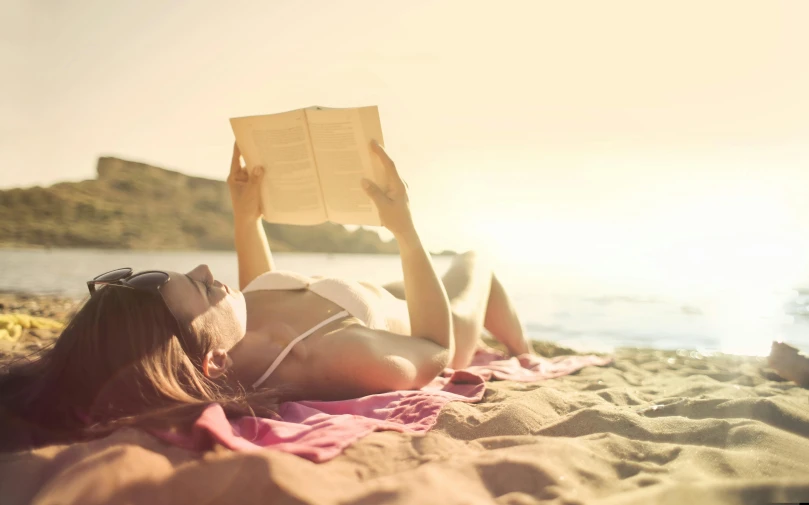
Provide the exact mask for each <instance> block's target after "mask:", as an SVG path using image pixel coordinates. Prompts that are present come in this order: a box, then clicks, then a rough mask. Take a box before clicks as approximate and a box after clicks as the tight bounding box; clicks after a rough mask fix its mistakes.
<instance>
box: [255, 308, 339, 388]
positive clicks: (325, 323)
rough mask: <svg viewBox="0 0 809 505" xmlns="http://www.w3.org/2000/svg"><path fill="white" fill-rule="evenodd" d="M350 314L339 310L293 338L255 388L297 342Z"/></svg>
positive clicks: (257, 385)
mask: <svg viewBox="0 0 809 505" xmlns="http://www.w3.org/2000/svg"><path fill="white" fill-rule="evenodd" d="M349 315H350V314H349V313H348V311H347V310H344V311H342V312H338V313H337V314H335V315H333V316H331V317H330V318H328V319H326V320H325V321H322V322H321V323H320V324H318V325H317V326H315V327H314V328H312V329H310V330H309V331H307V332H306V333H303V334H301V335H299V336H298V337H296V338H295V340H293V341H292V342H290V343H288V344H287V346H286V347H284V350H283V351H281V354H279V355H278V357H277V358H275V361H273V362H272V364H271V365H270V367H269V368H268V369H267V371H266V372H264V373H263V374H262V375H261V377H259V378H258V380H257V381H256V382H254V383H253V389H255V388H257V387H259V386H260V385H261V383H263V382H264V381H265V380H267V377H269V376H270V374H272V373H273V372H274V371H275V369H276V368H278V365H280V364H281V361H282V360H283V359H284V358H286V356H287V354H289V351H291V350H292V347H294V346H295V344H297V343H298V342H300V341H301V340H303V339H305V338H306V337H308V336H309V335H311V334H312V333H314V332H316V331H317V330H319V329H320V328H323V327H324V326H326V325H327V324H329V323H331V322H334V321H337V320H338V319H342V318H344V317H348V316H349Z"/></svg>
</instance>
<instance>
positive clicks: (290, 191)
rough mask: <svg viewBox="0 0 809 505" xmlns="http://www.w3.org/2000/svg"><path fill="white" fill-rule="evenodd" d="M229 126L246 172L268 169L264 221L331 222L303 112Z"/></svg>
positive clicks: (254, 118) (251, 118)
mask: <svg viewBox="0 0 809 505" xmlns="http://www.w3.org/2000/svg"><path fill="white" fill-rule="evenodd" d="M230 124H231V126H232V128H233V133H234V134H235V135H236V143H237V144H238V145H239V150H241V152H242V156H243V157H244V161H245V163H246V164H247V167H249V168H250V169H252V168H253V167H254V166H258V165H260V166H263V167H264V183H263V184H262V186H261V209H262V212H263V213H264V219H265V220H267V221H269V222H271V223H283V224H301V225H303V224H317V223H322V222H324V221H326V208H325V206H324V205H323V195H322V193H321V191H320V182H319V179H318V174H317V170H316V168H315V159H314V154H313V153H312V147H311V142H310V140H309V130H308V128H307V125H306V114H305V113H304V111H303V110H294V111H290V112H282V113H280V114H271V115H267V116H248V117H240V118H233V119H231V120H230Z"/></svg>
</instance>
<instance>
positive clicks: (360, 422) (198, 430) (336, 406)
mask: <svg viewBox="0 0 809 505" xmlns="http://www.w3.org/2000/svg"><path fill="white" fill-rule="evenodd" d="M610 362H612V358H602V357H598V356H561V357H557V358H554V359H546V358H541V357H538V356H531V355H523V356H520V357H518V358H517V357H515V358H510V359H506V358H505V357H504V356H503V355H502V354H499V353H495V352H491V351H488V350H486V351H484V350H478V352H477V353H476V354H475V357H474V359H473V361H472V365H471V366H470V367H469V368H467V369H465V370H452V369H449V368H448V369H446V370H445V371H444V374H443V376H441V377H436V378H435V379H434V380H433V381H432V382H431V383H430V384H429V385H427V386H425V387H424V388H422V389H420V390H417V391H393V392H390V393H381V394H377V395H370V396H365V397H362V398H357V399H353V400H343V401H335V402H318V401H303V402H286V403H282V404H281V406H280V408H279V411H278V419H267V418H259V417H242V418H239V419H230V420H229V419H227V418H226V417H225V413H224V411H223V410H222V407H220V406H219V405H218V404H212V405H210V406H209V407H208V408H207V409H206V410H205V411H204V412H203V413H202V415H201V416H200V417H199V419H197V421H196V422H195V423H194V426H193V428H192V430H191V432H190V433H176V432H175V433H165V432H164V433H161V434H159V436H160V438H162V439H163V440H165V441H167V442H169V443H171V444H174V445H177V446H180V447H184V448H187V449H194V450H205V449H209V448H210V447H211V446H212V444H214V443H217V444H220V445H222V446H224V447H227V448H229V449H233V450H240V451H251V450H259V449H265V448H266V449H274V450H278V451H283V452H288V453H291V454H296V455H298V456H301V457H304V458H306V459H309V460H311V461H314V462H317V463H319V462H323V461H327V460H329V459H331V458H333V457H335V456H337V455H338V454H340V453H341V452H342V451H343V450H344V449H345V448H346V447H348V446H349V445H351V444H352V443H354V442H355V441H356V440H359V439H360V438H362V437H364V436H365V435H367V434H369V433H371V432H374V431H378V430H379V431H381V430H392V431H399V432H406V433H425V432H427V431H428V430H429V429H430V428H432V427H433V425H434V424H435V422H436V420H437V419H438V414H439V413H440V412H441V409H442V408H443V407H444V405H446V404H447V403H448V402H451V401H463V402H469V403H475V402H478V401H480V400H481V399H482V398H483V393H484V391H485V390H486V385H485V381H486V380H489V379H491V378H496V379H501V380H515V381H521V382H528V381H537V380H542V379H550V378H554V377H559V376H561V375H567V374H570V373H573V372H575V371H577V370H579V369H581V368H584V367H586V366H590V365H598V366H600V365H606V364H609V363H610Z"/></svg>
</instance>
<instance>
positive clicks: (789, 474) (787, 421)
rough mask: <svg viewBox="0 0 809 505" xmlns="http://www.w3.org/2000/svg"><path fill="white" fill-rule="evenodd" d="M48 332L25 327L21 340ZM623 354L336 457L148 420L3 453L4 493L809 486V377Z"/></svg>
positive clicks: (388, 495) (681, 492)
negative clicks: (252, 445)
mask: <svg viewBox="0 0 809 505" xmlns="http://www.w3.org/2000/svg"><path fill="white" fill-rule="evenodd" d="M0 303H3V300H0ZM37 303H40V304H42V303H44V304H46V305H47V303H49V302H48V301H47V299H44V301H43V299H40V300H39V301H38V302H37ZM5 305H6V307H8V305H9V303H8V302H6V304H5ZM53 311H58V310H57V309H53ZM47 313H48V310H45V311H44V312H43V313H41V314H38V315H47ZM38 339H39V340H42V339H43V337H37V338H32V339H31V340H28V343H27V344H26V337H23V340H21V342H20V347H21V348H25V347H26V346H32V345H34V344H32V342H35V341H37V340H38ZM40 345H41V342H40ZM539 347H540V349H541V350H543V351H545V352H546V353H553V352H559V350H558V349H556V350H555V348H554V346H553V345H551V344H542V345H540V346H539ZM12 352H13V351H12ZM615 358H616V362H615V364H614V365H613V366H610V367H604V368H598V367H591V368H586V369H584V370H582V371H580V372H579V373H577V374H575V375H572V376H567V377H561V378H557V379H552V380H546V381H542V382H538V383H530V384H517V383H511V382H492V383H490V384H489V387H488V390H487V392H486V395H485V397H484V399H483V401H482V402H481V403H478V404H464V403H458V402H456V403H451V404H449V406H448V407H447V408H445V410H444V411H443V412H442V414H441V415H440V418H439V420H438V423H437V425H436V427H435V428H434V429H433V431H431V432H430V433H428V434H427V435H425V436H413V435H406V434H401V433H394V432H378V433H373V434H371V435H369V436H367V437H365V438H364V439H362V440H360V441H359V442H357V443H355V444H354V445H352V446H351V447H349V448H348V449H347V450H346V451H345V453H344V454H342V455H341V456H338V457H337V458H335V459H333V460H331V461H329V462H326V463H322V464H315V463H311V462H309V461H306V460H304V459H301V458H299V457H297V456H292V455H289V454H283V453H278V452H273V451H261V452H258V453H252V454H245V453H233V452H229V451H227V450H223V449H222V450H217V451H213V452H208V453H205V454H199V453H192V452H188V451H184V450H182V449H178V448H175V447H169V446H166V445H164V444H163V443H161V442H159V441H157V440H156V439H154V438H152V437H150V436H149V435H146V434H144V433H141V432H138V431H135V430H122V431H119V432H117V433H115V434H113V435H112V436H110V437H108V438H106V439H102V440H96V441H93V442H87V443H80V444H72V445H70V446H53V447H45V448H40V449H36V450H33V451H27V452H20V453H13V454H2V455H0V497H2V503H3V504H4V505H6V504H8V505H11V504H17V503H29V502H34V503H82V504H95V503H147V504H149V505H157V504H164V503H165V504H182V503H194V504H202V503H205V504H207V503H254V502H255V503H298V504H299V503H307V504H308V503H317V504H338V503H339V504H372V503H373V504H376V503H397V504H398V503H414V504H425V503H441V504H456V503H457V504H477V503H502V504H506V503H508V504H533V503H556V504H561V503H567V504H572V503H595V504H635V503H637V504H641V503H643V504H647V503H677V504H681V503H689V502H690V503H694V504H696V503H750V504H754V503H755V504H760V503H771V502H798V501H801V500H803V501H809V390H806V389H803V388H800V387H798V386H796V385H795V384H793V383H791V382H786V381H783V380H782V379H780V377H778V376H777V375H776V374H775V373H774V372H773V371H772V370H770V369H768V368H767V366H766V362H765V361H764V359H763V358H746V357H737V356H728V355H716V356H702V355H699V354H697V353H694V352H690V351H685V350H681V351H655V350H642V349H622V350H620V351H619V352H617V354H616V355H615Z"/></svg>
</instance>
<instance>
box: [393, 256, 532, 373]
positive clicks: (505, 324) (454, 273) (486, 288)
mask: <svg viewBox="0 0 809 505" xmlns="http://www.w3.org/2000/svg"><path fill="white" fill-rule="evenodd" d="M441 280H442V281H443V283H444V289H446V291H447V297H448V298H449V302H450V308H451V309H452V322H453V329H454V337H455V356H454V358H453V360H452V362H451V363H450V366H451V367H452V368H464V367H466V366H469V363H470V362H471V361H472V357H473V356H474V354H475V350H476V349H477V346H478V343H479V339H480V334H481V332H482V330H483V328H484V327H485V328H486V329H487V330H489V331H490V332H491V333H492V335H493V336H494V337H495V338H496V339H497V340H499V341H500V342H502V343H503V344H504V345H505V346H506V348H508V350H509V351H510V352H511V353H512V354H522V353H524V352H530V349H531V348H530V346H529V345H528V343H527V342H526V341H525V338H524V335H523V331H522V325H521V323H520V320H519V318H518V317H517V313H516V311H515V309H514V306H513V304H512V303H511V300H510V299H509V297H508V295H507V294H506V292H505V290H504V289H503V286H502V284H500V281H499V280H498V279H497V277H496V276H495V275H494V274H493V272H492V269H491V267H490V266H489V265H488V263H487V262H486V261H485V260H484V258H483V257H481V256H480V255H478V254H476V253H475V252H472V251H470V252H466V253H464V254H459V255H458V256H456V257H455V258H454V259H453V261H452V265H450V268H449V270H448V271H447V273H445V274H444V276H443V278H442V279H441ZM384 287H385V289H386V290H388V291H389V292H390V293H391V294H393V296H395V297H397V298H399V299H402V300H404V299H405V293H404V284H403V283H402V282H394V283H391V284H387V285H385V286H384Z"/></svg>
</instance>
